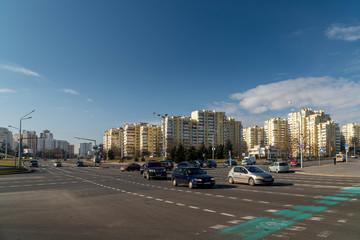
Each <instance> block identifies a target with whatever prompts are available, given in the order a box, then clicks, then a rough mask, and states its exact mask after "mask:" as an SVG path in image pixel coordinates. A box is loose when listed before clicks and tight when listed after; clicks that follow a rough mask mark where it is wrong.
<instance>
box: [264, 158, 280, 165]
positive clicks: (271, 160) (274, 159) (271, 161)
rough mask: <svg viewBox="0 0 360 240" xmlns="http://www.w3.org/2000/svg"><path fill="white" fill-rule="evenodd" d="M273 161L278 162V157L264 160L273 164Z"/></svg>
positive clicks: (265, 162)
mask: <svg viewBox="0 0 360 240" xmlns="http://www.w3.org/2000/svg"><path fill="white" fill-rule="evenodd" d="M273 162H277V159H276V158H268V159H266V160H265V161H264V164H267V165H269V164H272V163H273Z"/></svg>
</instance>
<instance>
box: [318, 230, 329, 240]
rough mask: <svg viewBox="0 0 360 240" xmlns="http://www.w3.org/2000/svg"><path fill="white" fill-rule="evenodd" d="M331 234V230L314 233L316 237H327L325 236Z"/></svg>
mask: <svg viewBox="0 0 360 240" xmlns="http://www.w3.org/2000/svg"><path fill="white" fill-rule="evenodd" d="M331 234H332V232H331V231H323V232H321V233H319V234H318V235H316V236H318V237H323V238H327V237H328V236H330V235H331Z"/></svg>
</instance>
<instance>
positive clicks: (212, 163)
mask: <svg viewBox="0 0 360 240" xmlns="http://www.w3.org/2000/svg"><path fill="white" fill-rule="evenodd" d="M204 167H208V168H212V167H214V168H216V167H217V163H216V161H215V160H208V161H206V162H205V163H204Z"/></svg>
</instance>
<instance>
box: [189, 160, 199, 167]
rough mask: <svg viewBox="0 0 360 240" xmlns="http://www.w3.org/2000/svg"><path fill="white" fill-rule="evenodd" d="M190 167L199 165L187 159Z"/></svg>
mask: <svg viewBox="0 0 360 240" xmlns="http://www.w3.org/2000/svg"><path fill="white" fill-rule="evenodd" d="M189 165H190V167H200V166H199V163H198V162H197V161H189Z"/></svg>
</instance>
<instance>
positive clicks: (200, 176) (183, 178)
mask: <svg viewBox="0 0 360 240" xmlns="http://www.w3.org/2000/svg"><path fill="white" fill-rule="evenodd" d="M171 181H172V184H173V186H178V185H180V184H186V185H188V186H189V188H194V187H200V186H207V187H212V186H214V185H215V178H214V177H212V176H210V175H207V174H206V172H204V171H203V170H202V169H200V168H182V167H180V168H176V169H175V171H174V173H173V175H172V178H171Z"/></svg>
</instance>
